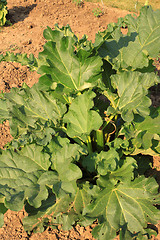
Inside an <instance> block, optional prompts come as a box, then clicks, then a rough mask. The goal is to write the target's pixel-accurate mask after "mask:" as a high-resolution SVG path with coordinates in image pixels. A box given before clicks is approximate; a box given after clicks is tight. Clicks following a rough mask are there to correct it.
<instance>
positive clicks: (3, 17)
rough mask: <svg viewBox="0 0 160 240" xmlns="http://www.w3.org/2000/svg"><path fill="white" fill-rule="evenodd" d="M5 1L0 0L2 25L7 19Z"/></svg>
mask: <svg viewBox="0 0 160 240" xmlns="http://www.w3.org/2000/svg"><path fill="white" fill-rule="evenodd" d="M7 13H8V11H7V1H6V0H0V26H4V25H5V23H6V21H7V19H6V15H7Z"/></svg>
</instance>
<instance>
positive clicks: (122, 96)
mask: <svg viewBox="0 0 160 240" xmlns="http://www.w3.org/2000/svg"><path fill="white" fill-rule="evenodd" d="M158 82H159V78H158V77H157V76H156V75H155V74H154V73H146V74H143V73H139V72H123V73H120V74H115V75H112V77H111V84H112V86H113V88H114V89H115V91H116V94H115V93H114V94H112V93H111V92H110V91H105V92H104V94H105V95H106V97H108V99H109V100H110V102H111V107H109V108H108V110H107V113H108V114H110V113H112V114H114V113H118V114H119V113H120V114H121V116H122V118H123V120H125V121H127V122H130V121H132V120H133V119H134V114H139V115H141V116H143V117H145V116H147V115H149V113H150V110H149V107H150V105H151V100H150V98H148V97H147V96H146V95H147V94H148V91H147V89H148V88H149V87H151V86H152V85H154V84H155V83H158Z"/></svg>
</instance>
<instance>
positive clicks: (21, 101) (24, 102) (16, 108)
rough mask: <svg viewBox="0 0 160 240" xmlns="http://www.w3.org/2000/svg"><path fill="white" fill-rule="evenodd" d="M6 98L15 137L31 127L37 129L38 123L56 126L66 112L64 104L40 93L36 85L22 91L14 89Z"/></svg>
mask: <svg viewBox="0 0 160 240" xmlns="http://www.w3.org/2000/svg"><path fill="white" fill-rule="evenodd" d="M5 97H6V99H7V103H6V104H7V108H8V112H9V117H10V118H11V119H10V127H11V134H12V135H13V136H16V135H18V136H19V135H20V134H22V133H23V132H25V131H26V130H27V129H28V128H29V127H30V128H32V130H33V129H36V128H37V125H36V122H37V121H39V122H41V123H43V124H45V123H46V122H47V121H50V122H53V123H54V125H56V124H57V123H58V121H60V119H61V118H62V116H63V114H64V113H65V111H66V106H65V105H64V104H62V103H59V102H58V101H57V100H56V99H55V98H54V97H53V96H52V95H50V94H49V93H47V92H41V91H39V89H38V87H37V86H36V85H34V86H33V87H32V88H29V87H25V88H22V89H21V90H19V89H16V88H14V89H12V91H11V92H10V93H6V94H5Z"/></svg>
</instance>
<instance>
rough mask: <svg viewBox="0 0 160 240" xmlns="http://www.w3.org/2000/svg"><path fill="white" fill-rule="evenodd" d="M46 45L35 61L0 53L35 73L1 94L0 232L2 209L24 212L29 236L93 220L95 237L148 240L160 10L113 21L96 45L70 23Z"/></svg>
mask: <svg viewBox="0 0 160 240" xmlns="http://www.w3.org/2000/svg"><path fill="white" fill-rule="evenodd" d="M124 24H125V25H126V26H127V27H128V33H127V34H126V35H123V34H122V32H121V26H123V25H124ZM44 37H45V39H46V43H45V45H44V50H43V51H42V52H40V53H39V56H38V58H35V57H34V56H33V55H30V56H29V57H28V56H27V55H26V54H16V55H14V54H13V53H10V52H7V53H6V55H0V61H13V62H14V61H16V62H19V63H21V64H22V65H27V66H28V67H29V68H30V69H31V70H34V71H37V72H38V73H39V74H41V76H40V78H39V81H38V83H36V84H35V85H33V86H32V87H31V88H30V87H28V86H27V85H26V84H24V85H23V86H22V87H21V88H12V89H11V91H10V92H9V93H3V92H2V93H1V95H0V120H1V123H3V122H4V121H5V120H8V121H9V124H10V131H11V134H12V136H13V140H12V141H11V142H10V143H8V144H7V145H6V147H5V149H4V150H1V153H0V205H1V207H0V225H1V227H2V226H3V214H4V213H5V212H6V211H7V210H8V209H11V210H13V211H19V210H21V209H22V208H23V207H25V211H26V212H27V213H28V215H27V217H25V218H24V219H23V225H24V229H25V231H27V232H28V233H30V232H31V231H35V232H36V231H38V232H42V231H44V229H45V228H46V227H47V226H50V227H51V228H56V227H58V225H62V227H63V229H64V230H69V229H71V228H72V227H73V226H74V225H76V224H80V225H82V226H87V225H91V224H92V223H93V222H95V221H96V222H97V225H96V227H94V229H93V231H92V234H93V236H94V238H95V239H99V240H106V239H107V240H111V239H114V238H115V237H116V235H117V234H119V236H120V240H130V239H137V240H138V239H150V238H151V236H152V235H153V234H154V235H156V231H155V230H154V229H155V228H154V229H153V228H150V226H151V224H156V223H157V221H158V220H159V219H160V212H159V209H158V205H159V203H160V200H159V194H158V184H157V182H156V179H155V178H154V177H153V176H152V177H151V176H148V175H147V174H146V171H147V170H148V169H149V168H151V167H152V161H151V157H153V156H160V107H154V106H152V101H151V98H150V88H151V87H153V86H155V85H157V84H159V83H160V78H159V76H158V75H157V74H156V72H155V66H154V65H153V59H154V58H155V57H156V56H158V54H159V52H160V48H159V46H160V11H159V10H157V11H153V10H152V8H151V7H147V6H145V7H143V8H142V9H141V12H140V15H139V16H138V17H134V16H131V15H127V16H126V17H125V18H120V19H119V21H118V22H117V23H113V24H109V25H108V28H107V30H105V31H104V32H98V33H97V34H96V37H95V42H94V43H92V42H91V41H88V40H87V36H85V35H84V36H83V37H82V39H79V38H77V37H76V36H75V34H74V33H73V32H72V31H71V28H70V27H69V26H68V25H67V26H66V27H62V28H59V27H58V26H57V25H56V26H55V29H54V30H51V28H49V27H47V29H46V30H45V31H44Z"/></svg>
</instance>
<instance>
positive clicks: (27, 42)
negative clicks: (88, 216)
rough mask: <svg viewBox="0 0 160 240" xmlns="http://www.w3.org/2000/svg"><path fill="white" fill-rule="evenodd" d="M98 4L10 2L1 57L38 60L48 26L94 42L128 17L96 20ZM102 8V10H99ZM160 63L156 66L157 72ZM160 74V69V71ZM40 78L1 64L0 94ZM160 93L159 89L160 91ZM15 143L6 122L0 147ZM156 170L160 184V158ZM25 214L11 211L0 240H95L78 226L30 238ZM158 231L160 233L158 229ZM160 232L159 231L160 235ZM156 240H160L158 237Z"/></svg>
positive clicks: (114, 12)
mask: <svg viewBox="0 0 160 240" xmlns="http://www.w3.org/2000/svg"><path fill="white" fill-rule="evenodd" d="M99 6H100V5H98V4H95V3H94V4H93V3H89V2H85V3H84V5H83V7H79V8H78V7H77V6H76V5H75V4H74V3H73V2H72V0H10V1H8V10H9V15H8V19H10V21H11V23H12V25H11V26H7V27H3V28H1V29H0V54H1V53H3V54H4V53H5V52H6V51H11V52H14V53H27V54H30V53H33V54H34V55H35V56H38V53H39V52H40V51H42V47H43V45H44V43H45V39H44V38H43V30H44V29H45V28H46V27H47V26H49V27H51V28H54V25H55V23H58V24H59V26H60V27H61V26H64V25H66V24H69V25H70V27H71V28H72V30H73V32H74V33H75V34H76V35H78V36H79V37H82V35H83V34H86V35H88V36H89V37H88V38H89V40H92V41H94V37H95V33H96V32H98V31H102V30H105V29H106V28H107V24H108V23H110V22H116V21H117V19H118V18H119V17H124V16H125V15H126V14H128V12H127V11H125V10H119V9H114V8H108V7H105V8H104V9H103V11H104V14H103V15H102V16H101V17H100V18H97V17H95V16H94V15H93V13H92V10H93V9H94V8H97V7H99ZM100 7H101V6H100ZM159 8H160V7H159ZM158 66H160V65H159V62H157V68H158ZM159 70H160V67H159ZM38 78H39V76H38V74H37V73H36V72H30V71H29V70H28V68H27V67H25V66H21V65H20V64H17V63H0V91H1V90H2V91H5V92H7V91H9V90H10V89H11V88H12V87H20V86H21V85H22V83H23V82H25V83H27V84H28V85H29V86H32V85H33V84H34V83H35V82H37V81H38ZM159 90H160V89H159ZM152 95H153V97H152V99H153V102H154V104H155V105H160V97H159V94H158V95H155V93H154V92H153V94H152ZM11 139H12V136H11V135H10V133H9V124H8V122H6V123H5V124H3V125H0V147H1V148H3V146H4V145H5V144H6V143H7V142H8V141H10V140H11ZM153 166H154V168H155V167H156V168H157V170H154V173H155V172H156V175H157V180H158V181H159V182H160V174H159V172H158V171H160V158H158V157H157V158H154V161H153ZM24 214H25V213H24V211H23V210H22V211H20V212H19V213H16V212H12V211H10V210H9V211H8V212H7V213H6V214H5V218H4V220H5V224H4V226H3V228H1V229H0V239H4V240H13V239H16V240H18V239H23V240H24V239H31V240H34V239H38V240H41V239H46V240H47V239H52V240H54V239H55V240H57V239H71V240H72V239H79V240H84V239H86V240H87V239H89V240H90V239H93V237H92V236H91V230H92V228H93V226H91V227H86V228H83V227H80V226H76V227H75V228H74V229H72V230H71V231H61V229H59V230H52V229H51V228H48V229H46V231H45V232H44V233H42V234H34V233H32V234H31V236H28V235H27V233H26V232H25V231H24V230H23V227H22V221H21V220H22V218H23V217H24ZM158 228H159V229H160V227H159V225H158ZM159 232H160V231H159ZM153 239H160V233H159V234H158V237H156V238H153Z"/></svg>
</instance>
